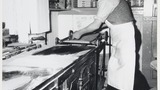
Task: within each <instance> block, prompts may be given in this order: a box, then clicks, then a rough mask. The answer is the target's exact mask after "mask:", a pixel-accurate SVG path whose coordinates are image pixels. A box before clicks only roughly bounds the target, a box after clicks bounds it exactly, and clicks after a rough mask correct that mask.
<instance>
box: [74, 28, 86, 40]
mask: <svg viewBox="0 0 160 90" xmlns="http://www.w3.org/2000/svg"><path fill="white" fill-rule="evenodd" d="M82 35H83V34H82V33H81V31H80V30H79V31H75V32H73V35H72V40H79V39H80V38H81V36H82Z"/></svg>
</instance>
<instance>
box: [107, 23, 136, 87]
mask: <svg viewBox="0 0 160 90" xmlns="http://www.w3.org/2000/svg"><path fill="white" fill-rule="evenodd" d="M105 23H106V24H107V25H108V27H109V28H110V29H111V40H112V47H113V48H112V55H111V58H110V60H109V62H108V81H107V83H108V84H109V85H111V86H113V87H115V88H117V89H119V90H133V85H134V74H135V38H134V26H133V23H132V22H129V23H125V24H119V25H112V24H111V23H109V22H108V21H107V20H106V21H105Z"/></svg>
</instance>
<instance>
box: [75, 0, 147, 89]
mask: <svg viewBox="0 0 160 90" xmlns="http://www.w3.org/2000/svg"><path fill="white" fill-rule="evenodd" d="M133 21H134V18H133V16H132V12H131V9H130V8H129V6H128V3H127V2H126V1H125V0H99V1H98V12H97V15H96V16H95V19H94V21H93V22H92V23H91V24H89V25H88V26H87V27H85V28H83V29H81V30H79V31H76V32H74V33H73V37H72V38H73V39H80V38H81V37H82V36H83V35H84V34H87V33H91V32H94V31H95V30H97V29H98V28H99V27H100V26H101V25H102V24H103V23H105V25H106V26H107V27H109V28H110V30H111V32H110V33H111V38H112V48H113V49H112V55H111V58H110V60H109V62H108V71H107V72H108V75H107V76H108V79H107V83H108V88H107V90H133V89H134V87H135V86H134V81H135V80H134V78H135V65H136V52H135V49H136V48H135V30H134V24H133ZM147 85H148V84H147ZM147 85H146V88H144V89H142V88H141V89H139V90H149V86H147Z"/></svg>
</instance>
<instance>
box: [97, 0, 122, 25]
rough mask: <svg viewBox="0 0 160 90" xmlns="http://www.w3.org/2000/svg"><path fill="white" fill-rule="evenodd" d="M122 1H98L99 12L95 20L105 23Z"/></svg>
mask: <svg viewBox="0 0 160 90" xmlns="http://www.w3.org/2000/svg"><path fill="white" fill-rule="evenodd" d="M119 1H120V0H99V1H98V12H97V15H96V16H95V19H98V20H100V21H101V22H104V21H105V20H106V18H107V17H108V16H109V14H110V13H111V12H112V11H113V10H114V9H115V7H116V6H117V5H118V4H119Z"/></svg>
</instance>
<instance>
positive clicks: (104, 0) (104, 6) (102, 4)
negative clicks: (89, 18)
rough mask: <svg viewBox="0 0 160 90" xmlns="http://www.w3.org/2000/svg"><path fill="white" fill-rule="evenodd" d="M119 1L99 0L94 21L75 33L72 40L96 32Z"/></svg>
mask: <svg viewBox="0 0 160 90" xmlns="http://www.w3.org/2000/svg"><path fill="white" fill-rule="evenodd" d="M119 1H120V0H99V1H98V12H97V15H96V16H95V20H94V21H93V22H92V23H91V24H89V25H88V26H87V27H85V28H83V29H81V30H79V31H77V32H75V33H74V34H73V39H74V38H76V39H79V38H80V37H81V36H82V35H83V34H86V33H90V32H93V31H95V30H97V29H98V28H99V27H100V25H101V24H102V23H103V22H104V21H105V20H106V18H107V17H108V16H109V14H110V13H111V12H112V11H113V10H114V9H115V7H117V5H118V4H119Z"/></svg>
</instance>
